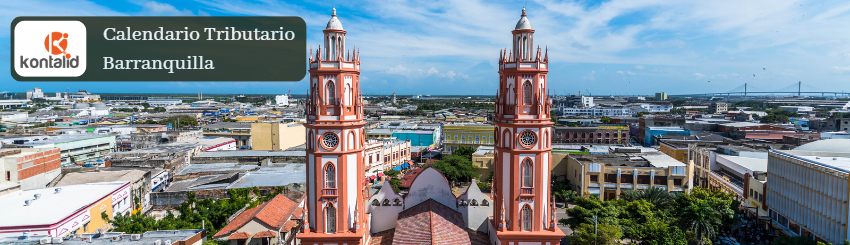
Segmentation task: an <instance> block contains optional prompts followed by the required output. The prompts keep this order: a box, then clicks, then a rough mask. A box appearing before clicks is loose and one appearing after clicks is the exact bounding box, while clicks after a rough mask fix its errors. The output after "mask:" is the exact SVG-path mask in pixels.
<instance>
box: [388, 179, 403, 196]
mask: <svg viewBox="0 0 850 245" xmlns="http://www.w3.org/2000/svg"><path fill="white" fill-rule="evenodd" d="M389 182H390V187H392V188H393V191H395V193H401V188H399V187H398V186H399V185H401V180H397V179H390V180H389Z"/></svg>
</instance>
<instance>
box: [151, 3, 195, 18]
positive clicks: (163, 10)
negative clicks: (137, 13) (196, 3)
mask: <svg viewBox="0 0 850 245" xmlns="http://www.w3.org/2000/svg"><path fill="white" fill-rule="evenodd" d="M142 13H143V14H145V15H157V16H190V15H194V14H192V11H190V10H187V9H183V10H178V9H177V8H176V7H174V5H171V4H167V3H160V2H156V1H150V2H146V3H144V4H142Z"/></svg>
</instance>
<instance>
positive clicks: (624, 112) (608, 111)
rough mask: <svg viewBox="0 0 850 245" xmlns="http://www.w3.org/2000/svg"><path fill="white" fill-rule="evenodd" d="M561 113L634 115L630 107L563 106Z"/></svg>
mask: <svg viewBox="0 0 850 245" xmlns="http://www.w3.org/2000/svg"><path fill="white" fill-rule="evenodd" d="M561 115H562V116H565V117H622V116H629V115H632V110H631V109H629V108H625V107H623V108H596V107H592V108H591V107H586V108H570V107H565V108H561Z"/></svg>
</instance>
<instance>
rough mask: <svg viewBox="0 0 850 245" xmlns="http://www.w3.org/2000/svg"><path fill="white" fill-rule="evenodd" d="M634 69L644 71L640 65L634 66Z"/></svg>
mask: <svg viewBox="0 0 850 245" xmlns="http://www.w3.org/2000/svg"><path fill="white" fill-rule="evenodd" d="M635 69H638V70H643V69H644V67H643V66H642V65H636V66H635Z"/></svg>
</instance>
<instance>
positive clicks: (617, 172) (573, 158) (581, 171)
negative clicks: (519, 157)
mask: <svg viewBox="0 0 850 245" xmlns="http://www.w3.org/2000/svg"><path fill="white" fill-rule="evenodd" d="M564 160H566V161H567V166H566V173H564V172H555V174H556V175H558V176H561V175H566V177H567V180H569V181H570V183H572V184H573V185H574V186H572V188H573V190H575V191H576V192H578V193H580V195H582V196H591V195H597V196H599V198H601V199H602V200H612V199H618V198H620V196H621V195H622V194H623V191H625V190H643V189H648V188H653V187H655V188H661V189H663V190H667V191H669V192H686V191H688V190H689V189H690V188H691V185H692V184H691V179H692V178H693V176H692V174H691V172H692V171H691V169H690V166H687V165H685V164H684V163H681V162H679V161H676V160H675V159H673V158H671V157H669V156H667V155H665V154H663V153H660V152H645V153H628V154H623V153H613V154H577V155H567V157H566V158H565V159H564ZM553 162H554V161H553ZM559 169H563V167H559Z"/></svg>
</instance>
